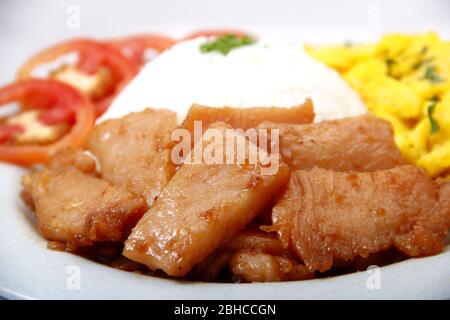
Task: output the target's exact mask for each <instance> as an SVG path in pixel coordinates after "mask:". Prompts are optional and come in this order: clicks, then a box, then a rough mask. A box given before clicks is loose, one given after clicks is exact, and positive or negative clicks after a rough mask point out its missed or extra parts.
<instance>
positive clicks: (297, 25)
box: [0, 0, 450, 299]
mask: <svg viewBox="0 0 450 320" xmlns="http://www.w3.org/2000/svg"><path fill="white" fill-rule="evenodd" d="M74 12H79V13H80V17H81V19H80V25H79V27H80V28H75V29H74V28H73V26H74V25H73V24H71V22H70V21H72V22H73V20H70V18H71V17H73V16H71V15H72V14H73V13H74ZM448 12H450V4H449V3H448V1H445V0H442V1H425V0H424V1H395V2H392V1H387V0H385V1H341V2H336V1H325V0H315V1H308V2H304V3H301V2H299V1H288V0H282V1H280V0H278V1H262V0H259V1H257V0H251V1H238V0H227V1H207V0H202V1H200V0H196V1H182V0H179V1H175V0H169V1H164V2H162V1H161V2H159V1H158V2H156V1H154V2H150V1H144V0H141V1H133V2H132V3H130V2H129V1H111V0H110V1H95V2H94V1H87V0H78V1H77V0H75V1H73V0H64V1H50V0H46V1H39V2H29V1H27V2H26V1H2V2H1V4H0V39H1V41H0V52H2V59H0V84H4V83H7V82H9V81H12V79H13V77H14V72H15V71H16V70H17V67H18V66H19V65H20V63H21V61H23V60H24V59H25V58H26V57H27V56H29V55H30V54H31V53H33V52H35V51H36V50H37V49H38V48H41V47H45V46H46V45H48V44H50V43H52V42H57V41H60V40H61V39H64V38H68V37H75V36H82V35H86V36H99V37H103V36H112V35H119V34H129V33H134V32H143V31H159V32H162V33H168V34H172V35H174V36H176V35H182V34H183V33H186V32H189V31H191V30H194V29H198V28H208V27H236V28H244V29H247V30H249V31H253V32H255V33H257V34H259V35H260V36H264V37H265V38H272V39H276V38H282V39H290V40H292V41H309V42H322V43H323V42H342V41H346V40H363V41H364V40H366V41H369V40H373V39H376V38H377V37H378V36H379V35H381V34H382V33H384V32H388V31H419V32H420V31H427V30H435V31H438V32H439V33H440V34H441V35H442V36H443V37H445V38H447V39H449V38H450V25H449V24H450V22H449V20H448V17H447V13H448ZM68 19H69V20H70V21H69V20H68ZM67 22H69V24H67ZM68 26H69V27H68ZM23 172H24V169H22V168H19V167H16V166H12V165H5V164H0V205H1V206H2V208H1V212H0V243H1V245H0V296H3V297H6V298H27V299H52V298H56V299H81V298H86V299H108V298H109V299H345V298H352V299H392V298H428V299H429V298H431V299H434V298H440V299H442V298H447V299H448V298H450V247H447V249H446V250H445V252H443V253H441V254H439V255H436V256H432V257H427V258H421V259H409V260H406V261H403V262H400V263H396V264H393V265H389V266H385V267H382V268H381V269H379V270H378V271H374V272H372V273H368V272H359V273H354V274H348V275H343V276H338V277H333V278H327V279H316V280H308V281H301V282H285V283H269V284H206V283H192V282H181V281H174V280H167V279H160V278H154V277H150V276H144V275H139V274H134V273H128V272H124V271H120V270H115V269H112V268H109V267H106V266H103V265H100V264H97V263H95V262H92V261H89V260H86V259H83V258H81V257H78V256H75V255H72V254H68V253H62V252H55V251H50V250H47V249H46V245H47V243H46V241H45V240H44V239H43V238H42V237H40V236H39V234H38V233H37V231H36V229H35V228H34V225H33V221H32V219H31V218H30V215H29V212H28V211H27V209H26V208H25V207H24V205H23V204H22V203H21V201H20V199H19V197H18V194H19V191H20V177H21V175H22V174H23ZM78 280H79V281H78ZM377 280H379V281H377ZM378 284H379V286H378Z"/></svg>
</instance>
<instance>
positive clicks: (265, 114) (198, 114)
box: [182, 99, 314, 133]
mask: <svg viewBox="0 0 450 320" xmlns="http://www.w3.org/2000/svg"><path fill="white" fill-rule="evenodd" d="M313 120H314V110H313V104H312V101H311V99H306V101H305V102H304V103H303V104H301V105H298V106H295V107H292V108H276V107H255V108H230V107H224V108H213V107H207V106H201V105H198V104H194V105H192V107H191V108H190V109H189V112H188V114H187V116H186V118H185V120H184V122H183V124H182V127H183V128H185V129H187V130H189V131H190V132H191V133H193V132H194V121H201V123H202V128H203V129H205V128H208V126H209V125H210V124H212V123H213V122H216V121H223V122H225V123H227V124H229V125H230V126H231V127H233V128H237V129H244V130H246V129H249V128H254V127H256V126H257V125H258V124H259V123H261V122H263V121H273V122H283V123H311V122H312V121H313Z"/></svg>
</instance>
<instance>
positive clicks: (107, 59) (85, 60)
mask: <svg viewBox="0 0 450 320" xmlns="http://www.w3.org/2000/svg"><path fill="white" fill-rule="evenodd" d="M71 52H76V53H78V63H77V65H76V66H75V68H74V69H73V70H69V71H71V72H72V74H71V75H70V77H72V78H75V80H74V82H77V81H78V82H80V81H81V82H83V83H88V84H90V83H93V86H94V87H95V85H96V84H95V80H96V79H95V78H94V79H92V77H95V74H96V73H98V72H101V71H104V70H107V74H108V75H107V77H109V78H108V81H109V82H110V83H109V84H108V88H107V90H106V92H102V93H101V94H100V96H98V95H96V96H94V97H91V96H89V99H90V100H91V101H92V102H93V103H94V104H95V109H96V115H97V116H100V115H102V114H103V113H104V112H105V111H106V109H107V108H108V107H109V105H110V103H111V101H112V99H114V97H115V96H116V95H117V94H118V93H119V92H120V91H121V89H122V88H123V87H124V86H125V85H126V84H127V83H128V82H129V81H130V80H131V79H132V78H133V77H134V76H135V75H136V73H137V72H138V65H137V64H136V63H135V62H134V61H133V60H131V59H127V58H126V57H124V56H123V55H122V54H121V53H120V51H119V50H117V49H115V48H114V47H112V46H110V45H108V44H104V43H101V42H98V41H94V40H90V39H76V40H72V41H67V42H63V43H60V44H57V45H54V46H51V47H49V48H47V49H45V50H43V51H41V52H39V53H37V54H36V55H35V56H33V57H31V58H30V59H29V60H28V61H27V62H26V63H25V64H24V65H23V66H22V67H21V68H20V69H19V72H18V75H17V78H18V79H19V80H22V79H27V78H31V77H32V72H33V71H34V70H35V69H36V67H38V66H40V65H43V64H46V63H50V62H52V61H54V60H56V59H57V58H58V57H61V56H63V55H65V54H68V53H71ZM56 79H57V78H56ZM61 81H64V82H66V83H69V84H72V85H73V86H75V87H77V88H78V89H80V88H79V86H77V85H76V84H74V83H72V82H69V81H65V80H61ZM94 89H96V88H94Z"/></svg>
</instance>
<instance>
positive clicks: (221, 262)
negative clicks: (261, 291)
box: [189, 224, 295, 282]
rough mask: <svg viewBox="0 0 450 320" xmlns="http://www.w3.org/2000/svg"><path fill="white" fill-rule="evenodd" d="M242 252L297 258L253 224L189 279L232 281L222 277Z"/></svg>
mask: <svg viewBox="0 0 450 320" xmlns="http://www.w3.org/2000/svg"><path fill="white" fill-rule="evenodd" d="M240 251H246V252H251V253H267V254H271V255H279V256H293V257H295V255H293V254H292V253H291V252H289V251H288V250H286V249H285V248H283V246H282V245H281V242H280V240H278V238H277V236H276V235H275V234H273V233H269V232H264V231H261V230H259V228H258V226H257V225H253V224H251V225H248V226H247V227H246V228H245V229H243V230H240V231H238V232H237V233H236V234H235V235H234V236H233V238H232V239H231V240H230V241H228V242H227V243H226V244H224V245H223V246H221V247H219V248H218V249H217V250H216V251H214V252H213V253H212V254H211V255H209V256H208V258H206V259H205V260H203V261H202V262H201V263H199V264H198V265H196V266H195V267H194V268H193V270H192V272H191V273H190V274H189V277H190V278H192V279H194V280H201V281H208V282H213V281H223V280H231V279H221V278H220V276H221V273H223V271H224V270H226V269H227V268H228V266H229V264H230V259H231V257H232V256H233V255H235V254H236V253H237V252H240Z"/></svg>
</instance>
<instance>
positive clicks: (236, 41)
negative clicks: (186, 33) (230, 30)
mask: <svg viewBox="0 0 450 320" xmlns="http://www.w3.org/2000/svg"><path fill="white" fill-rule="evenodd" d="M255 42H256V41H255V39H253V38H252V37H250V36H243V37H237V36H235V35H233V34H227V35H224V36H221V37H218V38H216V39H214V40H212V41H210V42H207V43H204V44H202V45H201V46H200V51H201V52H202V53H207V52H212V51H218V52H220V53H221V54H223V55H224V56H226V55H227V54H228V53H229V52H230V51H231V50H233V49H235V48H239V47H243V46H248V45H251V44H254V43H255Z"/></svg>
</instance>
